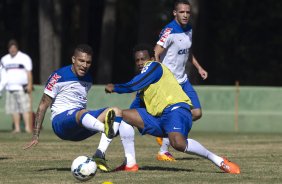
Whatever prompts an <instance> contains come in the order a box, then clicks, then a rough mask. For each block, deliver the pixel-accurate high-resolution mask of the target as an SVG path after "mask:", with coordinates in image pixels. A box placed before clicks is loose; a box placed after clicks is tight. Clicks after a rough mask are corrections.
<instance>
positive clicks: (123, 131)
mask: <svg viewBox="0 0 282 184" xmlns="http://www.w3.org/2000/svg"><path fill="white" fill-rule="evenodd" d="M134 134H135V132H134V128H133V127H132V126H131V125H129V124H127V123H125V122H124V121H121V123H120V127H119V135H120V140H121V142H122V145H123V149H124V154H125V158H126V165H127V166H128V167H132V166H134V165H135V164H136V158H135V147H134Z"/></svg>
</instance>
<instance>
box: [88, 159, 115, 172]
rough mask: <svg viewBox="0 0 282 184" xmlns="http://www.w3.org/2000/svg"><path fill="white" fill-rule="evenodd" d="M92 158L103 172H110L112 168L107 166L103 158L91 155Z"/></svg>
mask: <svg viewBox="0 0 282 184" xmlns="http://www.w3.org/2000/svg"><path fill="white" fill-rule="evenodd" d="M93 160H94V161H95V162H96V164H97V167H98V168H99V169H100V170H101V171H103V172H110V171H111V170H112V169H111V168H110V167H109V166H108V164H107V162H106V160H105V159H104V158H99V157H93Z"/></svg>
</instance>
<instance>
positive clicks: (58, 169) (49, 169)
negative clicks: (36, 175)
mask: <svg viewBox="0 0 282 184" xmlns="http://www.w3.org/2000/svg"><path fill="white" fill-rule="evenodd" d="M37 171H39V172H41V171H70V168H46V169H39V170H37Z"/></svg>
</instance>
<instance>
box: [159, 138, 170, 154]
mask: <svg viewBox="0 0 282 184" xmlns="http://www.w3.org/2000/svg"><path fill="white" fill-rule="evenodd" d="M169 146H170V143H169V139H168V138H165V137H164V138H163V144H162V146H161V147H160V153H162V154H164V153H165V152H168V148H169Z"/></svg>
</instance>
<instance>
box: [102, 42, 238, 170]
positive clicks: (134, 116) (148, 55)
mask: <svg viewBox="0 0 282 184" xmlns="http://www.w3.org/2000/svg"><path fill="white" fill-rule="evenodd" d="M134 57H135V63H136V65H137V67H138V68H139V70H140V71H141V73H140V74H138V75H136V76H135V77H134V78H133V79H132V80H131V81H129V82H127V83H124V84H107V85H106V88H105V91H106V92H107V93H113V92H116V93H131V92H134V91H137V94H136V98H135V100H134V102H133V103H132V105H131V107H130V109H127V110H123V112H122V117H123V120H124V121H125V122H127V123H128V124H131V125H132V126H135V127H137V128H138V130H139V132H140V133H141V134H142V135H144V134H150V135H153V136H159V137H168V138H169V141H170V143H171V146H172V147H173V148H174V149H175V150H177V151H180V152H184V153H188V154H194V155H198V156H201V157H204V158H206V159H208V160H210V161H211V162H213V163H214V164H215V165H216V166H218V167H219V168H220V169H222V170H223V171H225V172H227V173H232V174H239V173H240V168H239V166H238V165H237V164H235V163H233V162H230V161H229V160H227V159H225V158H222V157H219V156H217V155H216V154H214V153H212V152H210V151H209V150H207V149H206V148H205V147H204V146H202V145H201V144H200V143H199V142H197V141H195V140H193V139H190V138H188V139H187V137H188V134H189V131H190V129H191V127H192V115H191V101H190V99H189V97H188V96H187V95H186V94H185V93H184V91H183V90H182V88H181V86H180V85H179V84H178V82H177V80H176V79H175V77H174V76H173V74H172V73H171V72H170V70H169V69H168V68H167V67H166V66H164V65H163V64H161V63H159V62H156V61H153V59H154V58H153V49H151V48H149V47H146V46H144V45H140V46H137V47H135V50H134Z"/></svg>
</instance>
